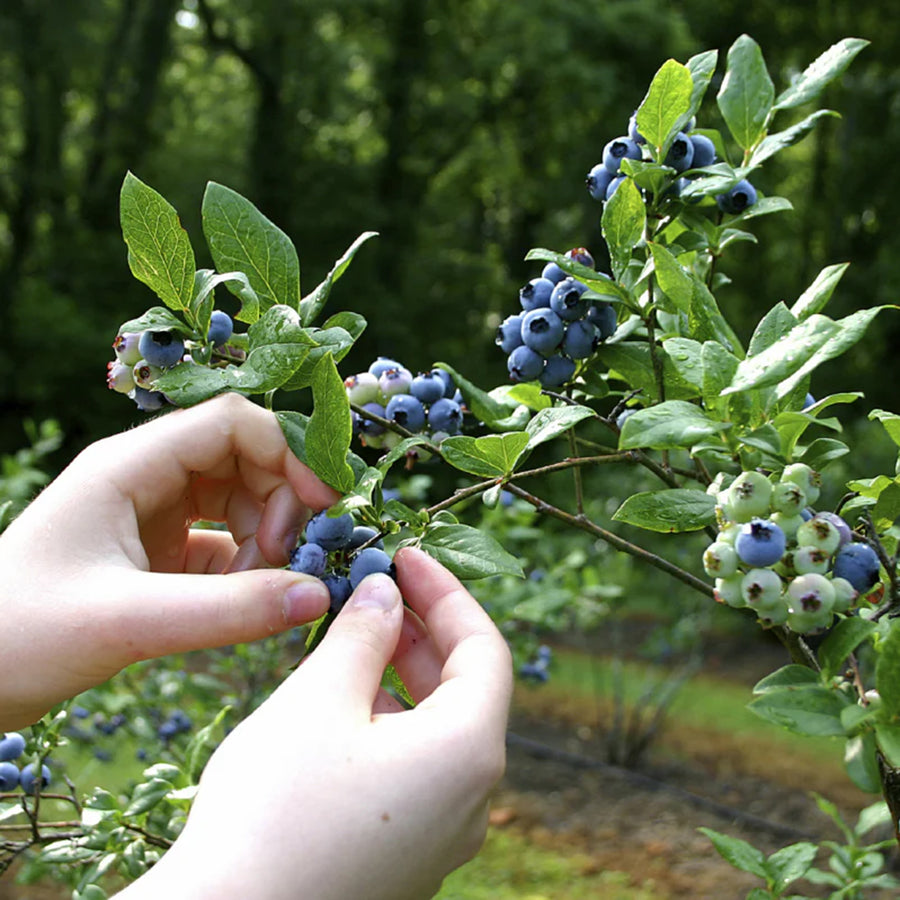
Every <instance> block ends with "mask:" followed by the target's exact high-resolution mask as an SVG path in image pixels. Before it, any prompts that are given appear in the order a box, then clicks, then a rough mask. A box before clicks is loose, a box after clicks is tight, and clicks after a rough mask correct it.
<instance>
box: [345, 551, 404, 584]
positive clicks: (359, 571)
mask: <svg viewBox="0 0 900 900" xmlns="http://www.w3.org/2000/svg"><path fill="white" fill-rule="evenodd" d="M376 573H381V574H382V575H390V576H391V577H392V578H393V575H394V563H393V562H392V560H391V558H390V557H389V556H388V555H387V553H385V552H384V550H379V549H378V548H377V547H366V549H365V550H360V551H359V553H357V554H356V556H354V557H353V562H351V563H350V587H352V588H353V590H356V588H357V587H359V583H360V582H361V581H362V580H363V578H365V577H366V576H367V575H374V574H376Z"/></svg>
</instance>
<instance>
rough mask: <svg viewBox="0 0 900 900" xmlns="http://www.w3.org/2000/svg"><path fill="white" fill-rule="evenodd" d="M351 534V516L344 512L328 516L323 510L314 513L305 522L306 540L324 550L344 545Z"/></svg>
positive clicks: (336, 548)
mask: <svg viewBox="0 0 900 900" xmlns="http://www.w3.org/2000/svg"><path fill="white" fill-rule="evenodd" d="M352 535H353V516H351V515H350V514H349V513H344V514H343V515H341V516H335V517H333V518H329V516H328V515H326V513H325V512H324V511H322V512H319V513H316V514H315V515H314V516H313V517H312V518H311V519H310V520H309V522H307V524H306V540H307V541H308V542H309V543H311V544H318V545H319V546H320V547H322V548H323V549H324V550H339V549H340V548H341V547H345V546H346V545H347V543H348V542H349V540H350V538H351V536H352Z"/></svg>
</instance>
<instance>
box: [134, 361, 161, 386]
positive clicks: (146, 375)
mask: <svg viewBox="0 0 900 900" xmlns="http://www.w3.org/2000/svg"><path fill="white" fill-rule="evenodd" d="M162 373H163V370H162V369H161V368H160V367H159V366H151V365H150V363H148V362H147V360H145V359H142V360H139V361H138V362H137V363H136V364H135V367H134V369H133V370H132V374H133V376H134V383H135V384H136V385H137V386H138V387H142V388H149V387H150V386H151V385H152V384H153V382H154V381H156V379H157V378H159V376H160V375H162Z"/></svg>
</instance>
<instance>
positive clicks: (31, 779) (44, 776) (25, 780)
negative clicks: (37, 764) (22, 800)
mask: <svg viewBox="0 0 900 900" xmlns="http://www.w3.org/2000/svg"><path fill="white" fill-rule="evenodd" d="M37 781H38V778H37V775H36V773H35V771H34V765H33V764H32V763H29V764H28V765H27V766H25V768H24V769H22V771H21V772H20V773H19V784H21V785H22V790H23V791H25V793H26V794H33V793H34V792H35V790H36V789H37V788H38V787H41V788H45V787H47V785H48V784H50V768H49V767H48V766H46V765H44V766H41V777H40V785H39V786H38V785H36V784H35V782H37Z"/></svg>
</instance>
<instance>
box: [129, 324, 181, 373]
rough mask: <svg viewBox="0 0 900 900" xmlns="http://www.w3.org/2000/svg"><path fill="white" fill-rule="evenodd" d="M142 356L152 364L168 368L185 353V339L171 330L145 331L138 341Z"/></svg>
mask: <svg viewBox="0 0 900 900" xmlns="http://www.w3.org/2000/svg"><path fill="white" fill-rule="evenodd" d="M138 349H139V350H140V351H141V357H142V358H143V359H145V360H146V361H147V362H148V363H149V364H150V365H151V366H159V367H160V368H163V369H167V368H169V367H171V366H174V365H176V364H177V363H178V361H179V360H180V359H181V357H182V356H183V355H184V341H183V340H182V339H181V338H180V337H179V336H178V334H175V333H173V332H171V331H149V330H148V331H145V332H143V333H142V334H141V338H140V340H139V341H138Z"/></svg>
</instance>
